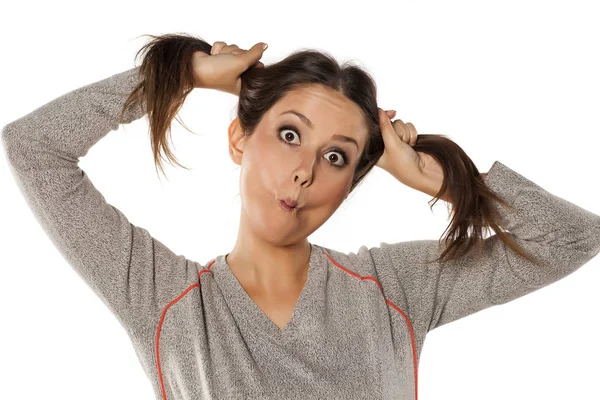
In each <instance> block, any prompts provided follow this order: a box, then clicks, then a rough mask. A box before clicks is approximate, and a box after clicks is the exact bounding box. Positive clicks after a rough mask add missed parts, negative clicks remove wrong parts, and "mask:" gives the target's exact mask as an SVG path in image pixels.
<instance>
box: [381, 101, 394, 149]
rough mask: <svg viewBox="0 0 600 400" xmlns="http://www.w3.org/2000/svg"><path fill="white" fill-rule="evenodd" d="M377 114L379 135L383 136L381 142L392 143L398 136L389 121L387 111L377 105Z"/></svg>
mask: <svg viewBox="0 0 600 400" xmlns="http://www.w3.org/2000/svg"><path fill="white" fill-rule="evenodd" d="M377 114H378V116H379V127H380V128H381V136H382V137H383V142H384V145H385V146H392V145H394V144H395V143H396V142H395V139H397V138H398V135H397V134H396V131H395V130H394V127H393V126H392V121H390V117H389V116H388V115H387V113H386V112H385V111H384V110H383V109H382V108H379V107H377Z"/></svg>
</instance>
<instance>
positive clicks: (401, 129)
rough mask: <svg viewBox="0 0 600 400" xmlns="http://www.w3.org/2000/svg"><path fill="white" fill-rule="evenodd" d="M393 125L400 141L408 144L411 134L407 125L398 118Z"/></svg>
mask: <svg viewBox="0 0 600 400" xmlns="http://www.w3.org/2000/svg"><path fill="white" fill-rule="evenodd" d="M392 125H393V126H394V130H395V131H396V134H397V135H398V137H399V138H400V139H402V141H403V142H405V143H408V141H409V137H410V133H409V131H408V129H407V128H406V125H405V124H404V122H403V121H402V120H401V119H399V118H398V119H397V120H395V121H393V122H392Z"/></svg>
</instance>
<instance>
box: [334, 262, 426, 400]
mask: <svg viewBox="0 0 600 400" xmlns="http://www.w3.org/2000/svg"><path fill="white" fill-rule="evenodd" d="M323 254H325V255H326V256H327V258H329V260H331V262H332V263H333V264H334V265H335V266H336V267H338V268H340V269H341V270H342V271H344V272H346V273H348V274H350V275H352V276H353V277H355V278H358V279H360V280H363V281H364V280H370V281H373V282H375V283H376V284H377V286H378V287H379V290H380V291H381V294H383V288H382V287H381V284H380V283H379V281H378V280H377V279H375V278H373V277H372V276H360V275H358V274H356V273H354V272H352V271H350V270H349V269H346V268H344V267H343V266H341V265H340V264H338V263H337V262H336V261H335V260H334V259H333V258H331V256H330V255H329V254H327V253H325V252H323ZM383 298H384V299H385V302H386V303H387V304H389V305H390V306H392V307H393V308H394V309H395V310H396V311H398V312H399V313H400V315H402V317H403V318H404V319H405V320H406V323H407V324H408V328H409V330H410V340H411V342H412V350H413V365H414V371H415V400H418V397H417V396H418V376H419V374H418V371H417V347H416V344H415V334H414V331H413V327H412V324H411V323H410V319H408V316H407V315H406V314H405V313H404V311H402V310H401V309H400V307H398V306H397V305H395V304H394V303H392V301H391V300H389V299H388V298H387V297H385V296H383Z"/></svg>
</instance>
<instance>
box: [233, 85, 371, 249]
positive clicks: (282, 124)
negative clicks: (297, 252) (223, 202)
mask: <svg viewBox="0 0 600 400" xmlns="http://www.w3.org/2000/svg"><path fill="white" fill-rule="evenodd" d="M291 110H293V112H292V111H291ZM294 112H297V113H301V114H303V115H304V116H305V117H306V118H307V119H308V120H309V121H310V122H308V121H306V120H305V119H304V118H302V117H299V116H297V115H296V114H294ZM310 125H312V127H311V126H310ZM336 135H341V136H336ZM342 136H347V137H348V138H350V139H348V140H344V139H343V137H342ZM366 140H367V128H366V125H365V121H364V119H363V117H362V114H361V110H360V108H359V107H358V106H357V105H356V104H354V103H353V102H351V101H350V100H348V99H347V98H345V97H344V96H343V95H342V94H340V93H338V92H336V91H334V90H332V89H329V88H327V87H325V86H323V85H317V84H315V85H310V86H303V87H302V88H298V89H296V90H293V91H291V92H288V93H287V94H286V95H285V96H284V97H283V98H281V99H280V100H279V101H278V102H277V103H276V104H275V105H274V106H273V107H272V108H271V109H270V110H268V111H267V113H265V115H264V116H263V118H262V120H261V121H260V123H259V124H258V126H257V128H256V130H255V131H254V133H253V134H252V135H250V136H249V137H246V138H244V137H243V134H242V131H241V129H240V127H239V125H238V123H237V118H236V119H235V120H234V121H233V122H232V123H231V125H230V127H229V141H230V155H231V157H232V160H233V161H234V162H235V163H236V164H238V165H241V172H240V174H241V175H240V195H241V199H242V216H241V218H243V219H245V221H243V222H245V223H246V226H249V227H251V229H252V231H253V232H254V233H255V234H258V235H260V236H261V237H262V238H263V239H264V240H267V241H269V242H272V243H273V244H276V245H286V244H292V243H295V242H298V241H301V240H303V239H305V238H306V237H308V236H309V235H310V234H311V233H312V232H314V231H315V230H316V229H317V228H319V227H320V226H321V225H322V224H323V223H324V222H325V221H327V219H328V218H329V217H330V216H331V215H332V214H333V213H334V212H335V210H336V209H337V208H338V207H339V206H340V204H341V203H342V202H343V201H344V199H345V198H346V196H347V195H348V192H349V190H350V187H351V184H352V178H353V176H354V172H355V170H356V166H357V164H358V162H359V158H360V155H361V153H362V150H363V148H364V146H365V144H366ZM353 141H355V142H356V144H355V143H354V142H353ZM286 197H291V198H292V199H296V200H297V201H298V207H296V208H295V209H294V210H293V211H286V210H284V209H283V208H282V206H281V204H280V200H281V199H284V198H286Z"/></svg>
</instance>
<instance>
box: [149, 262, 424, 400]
mask: <svg viewBox="0 0 600 400" xmlns="http://www.w3.org/2000/svg"><path fill="white" fill-rule="evenodd" d="M322 253H323V254H325V255H326V256H327V258H329V260H330V261H331V262H332V263H333V264H334V265H335V266H336V267H338V268H340V269H341V270H342V271H344V272H346V273H347V274H350V275H352V276H353V277H355V278H358V279H360V280H370V281H373V282H375V283H376V284H377V286H378V287H379V290H380V291H381V294H383V288H382V287H381V284H380V283H379V281H378V280H377V279H375V278H373V277H372V276H360V275H358V274H356V273H354V272H352V271H350V270H348V269H346V268H344V267H343V266H342V265H340V264H338V263H337V261H335V260H334V259H333V258H331V256H330V255H329V254H327V253H326V252H322ZM215 262H216V259H215V260H212V261H211V262H210V263H209V264H208V266H207V267H206V268H207V269H203V270H201V271H200V272H199V273H198V283H194V284H192V285H190V286H189V287H188V288H187V289H185V291H184V292H183V293H181V294H180V295H179V296H177V297H176V298H175V299H173V300H172V301H171V302H169V304H167V306H166V307H165V308H164V310H163V312H162V313H161V316H160V321H159V323H158V328H157V329H156V341H155V343H156V364H157V366H158V379H159V381H160V388H161V390H162V396H163V399H164V400H166V399H167V395H166V393H165V384H164V381H163V377H162V370H161V368H160V356H159V351H158V344H159V342H160V330H161V328H162V324H163V320H164V319H165V315H166V313H167V310H168V309H169V307H171V306H172V305H173V304H175V303H176V302H178V301H179V300H180V299H181V298H183V296H185V295H186V294H187V293H188V292H189V291H190V290H191V289H193V288H195V287H200V283H199V282H200V277H201V276H202V274H203V273H205V272H212V271H210V268H211V267H212V266H213V265H214V263H215ZM383 298H384V299H385V302H386V303H387V304H389V305H390V306H392V307H393V308H394V309H395V310H396V311H398V312H399V313H400V315H402V317H403V318H404V319H405V320H406V323H407V324H408V328H409V331H410V339H411V343H412V350H413V365H414V371H415V400H418V397H417V396H418V375H419V374H418V370H417V368H418V366H417V348H416V344H415V334H414V331H413V327H412V324H411V322H410V319H409V318H408V316H407V315H406V314H405V313H404V311H402V310H401V309H400V307H398V306H397V305H395V304H394V303H393V302H392V301H390V300H389V299H388V298H387V297H385V296H384V297H383Z"/></svg>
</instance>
